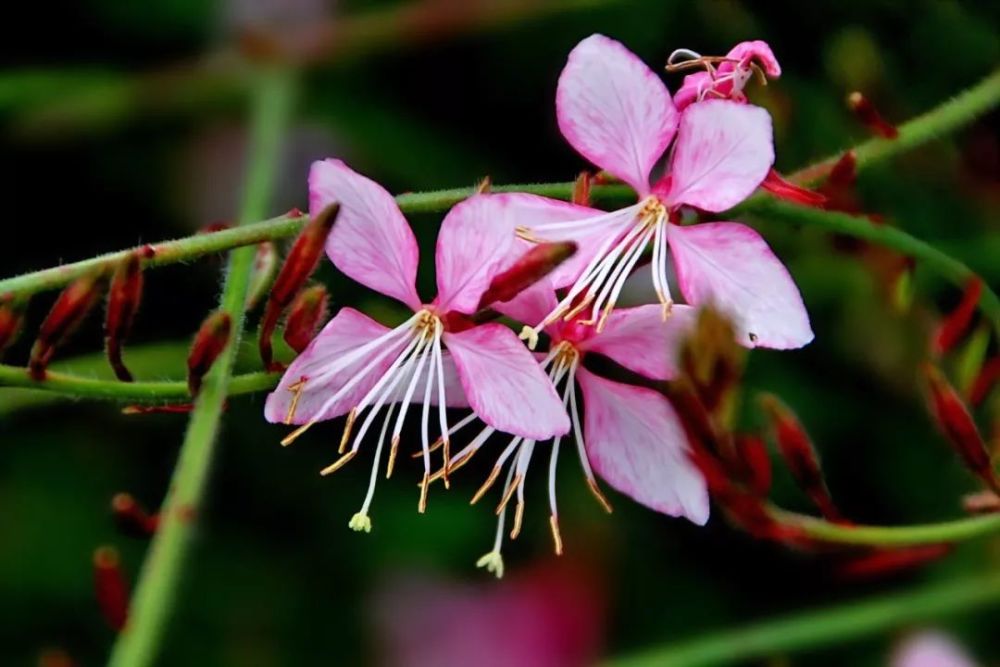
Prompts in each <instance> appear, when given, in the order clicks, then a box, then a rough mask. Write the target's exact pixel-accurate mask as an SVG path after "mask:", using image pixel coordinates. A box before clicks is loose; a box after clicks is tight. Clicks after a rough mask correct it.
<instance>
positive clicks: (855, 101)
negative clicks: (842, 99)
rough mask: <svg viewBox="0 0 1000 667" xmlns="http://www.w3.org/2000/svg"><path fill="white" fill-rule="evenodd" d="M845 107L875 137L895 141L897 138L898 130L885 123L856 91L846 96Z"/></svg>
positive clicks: (876, 111) (873, 107)
mask: <svg viewBox="0 0 1000 667" xmlns="http://www.w3.org/2000/svg"><path fill="white" fill-rule="evenodd" d="M847 106H848V107H849V108H850V110H851V111H853V112H854V115H855V116H857V117H858V120H860V121H861V123H862V124H863V125H864V126H865V127H867V128H868V130H869V131H870V132H871V133H872V134H874V135H875V136H878V137H882V138H883V139H895V138H896V137H898V136H899V130H898V129H896V126H895V125H892V124H891V123H888V122H886V120H885V119H884V118H882V114H880V113H879V112H878V109H876V108H875V105H874V104H872V103H871V102H870V101H869V100H868V98H866V97H865V96H864V95H862V94H861V93H859V92H858V91H854V92H853V93H851V94H850V95H848V96H847Z"/></svg>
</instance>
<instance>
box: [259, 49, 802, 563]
mask: <svg viewBox="0 0 1000 667" xmlns="http://www.w3.org/2000/svg"><path fill="white" fill-rule="evenodd" d="M678 54H679V55H680V56H684V57H687V60H686V61H685V65H684V67H689V68H690V67H693V66H697V67H703V68H704V71H700V72H696V73H694V74H689V75H688V77H687V79H686V80H685V83H684V85H683V87H682V88H681V90H680V91H679V92H678V94H677V96H675V97H674V98H671V95H670V93H669V92H668V90H667V88H666V86H665V85H664V83H663V82H662V81H661V79H660V78H659V77H658V76H657V75H656V74H655V73H654V72H653V71H652V70H650V69H649V68H648V67H647V66H646V65H645V64H644V63H643V62H642V61H641V60H639V58H637V57H636V56H635V55H634V54H632V53H631V52H629V51H628V50H627V49H626V48H625V47H624V46H623V45H622V44H620V43H618V42H616V41H614V40H612V39H609V38H607V37H604V36H602V35H593V36H591V37H589V38H587V39H585V40H583V41H582V42H581V43H580V44H579V45H577V46H576V47H575V48H574V49H573V51H572V52H571V53H570V55H569V59H568V62H567V64H566V67H565V69H564V70H563V72H562V75H561V76H560V79H559V84H558V90H557V94H556V111H557V116H558V121H559V128H560V130H561V131H562V134H563V135H564V137H565V138H566V140H567V141H568V142H569V143H570V145H571V146H573V148H575V149H576V150H577V151H578V152H579V153H580V154H581V155H582V156H583V157H585V158H586V159H587V160H589V161H590V162H591V163H593V165H595V166H596V167H598V168H600V169H601V170H603V171H604V172H607V173H608V174H610V175H612V176H614V177H616V178H618V179H621V180H622V181H624V182H625V183H627V184H628V185H630V186H632V187H633V188H634V189H635V191H636V193H637V194H638V201H637V202H636V203H635V204H632V205H630V206H626V207H625V208H622V209H620V210H617V211H611V212H607V211H601V210H597V209H593V208H590V207H589V206H586V205H583V202H579V203H567V202H563V201H558V200H553V199H548V198H545V197H541V196H537V195H532V194H522V193H503V194H491V193H489V192H488V191H484V192H482V193H480V194H476V195H474V196H472V197H470V198H468V199H466V200H465V201H462V202H461V203H459V204H457V205H456V206H455V207H454V208H452V210H451V211H450V212H449V213H448V214H447V215H446V216H445V218H444V220H443V222H442V224H441V228H440V232H439V235H438V240H437V252H436V258H435V260H436V277H437V288H438V295H437V296H436V297H435V298H434V299H433V300H431V301H423V300H422V299H421V298H420V296H419V295H418V294H417V290H416V288H415V279H416V272H417V267H418V248H417V242H416V239H415V237H414V235H413V232H412V230H411V229H410V227H409V225H408V223H407V221H406V220H405V218H404V217H403V215H402V213H401V212H400V210H399V208H398V206H397V205H396V203H395V200H394V199H393V197H392V196H391V195H390V194H389V193H388V192H387V191H386V190H385V189H383V188H382V187H381V186H379V185H378V184H377V183H375V182H373V181H372V180H370V179H368V178H366V177H364V176H362V175H360V174H358V173H357V172H355V171H353V170H351V169H350V168H349V167H348V166H347V165H346V164H344V163H343V162H341V161H340V160H335V159H328V160H325V161H321V162H317V163H315V164H314V165H313V167H312V171H311V173H310V176H309V191H310V209H311V212H312V213H313V214H317V213H319V212H321V211H323V210H325V209H327V208H328V207H329V206H330V205H331V204H334V203H336V204H338V205H339V207H340V212H339V216H338V219H337V221H336V224H335V225H334V227H333V229H332V232H331V233H330V235H329V237H328V239H327V245H326V250H327V254H328V255H329V257H330V259H331V260H332V261H333V263H334V265H335V266H336V267H337V268H338V269H339V270H340V271H342V272H343V273H344V274H346V275H347V276H349V277H350V278H352V279H353V280H355V281H357V282H359V283H361V284H363V285H365V286H367V287H369V288H371V289H373V290H376V291H378V292H381V293H382V294H384V295H386V296H389V297H392V298H394V299H396V300H398V301H400V302H401V303H403V304H405V305H406V306H407V307H408V308H409V309H410V310H411V311H412V316H410V317H409V318H408V319H406V321H405V322H403V324H401V325H399V326H397V327H395V328H388V327H385V326H383V325H381V324H379V323H378V322H376V321H374V320H372V319H371V318H369V317H367V316H366V315H363V314H362V313H360V312H358V311H356V310H353V309H350V308H344V309H343V310H341V311H340V312H339V313H338V314H337V315H336V317H334V318H333V320H331V321H330V322H329V324H327V325H326V326H325V327H324V328H323V330H322V331H321V332H320V333H319V334H318V335H317V336H316V337H315V339H314V340H313V341H312V342H311V343H310V344H309V346H308V347H307V348H306V349H305V350H304V351H303V352H302V354H301V355H300V356H299V357H298V358H297V359H296V360H295V361H294V362H293V363H292V364H291V366H290V367H289V368H288V370H287V371H286V373H285V375H284V376H283V378H282V380H281V382H280V384H279V386H278V387H277V389H275V391H274V392H273V393H272V394H271V395H270V396H269V397H268V400H267V406H266V417H267V419H268V420H269V421H271V422H283V423H286V424H296V425H300V428H299V429H298V430H297V431H295V432H294V433H292V434H291V435H290V436H289V437H288V438H286V439H285V441H284V442H285V443H286V444H287V443H288V442H290V441H291V440H293V439H294V438H295V437H296V436H297V435H298V434H299V433H301V432H302V431H304V430H305V429H306V428H308V427H309V426H310V425H312V424H314V423H316V422H318V421H322V420H327V419H333V418H335V417H339V416H343V415H346V416H347V423H346V427H345V430H344V435H343V438H342V440H341V442H340V458H339V459H338V460H337V461H336V462H334V463H333V464H332V465H330V466H329V467H328V468H326V469H325V470H324V471H323V473H324V474H326V473H330V472H333V471H335V470H337V469H339V468H340V467H341V466H343V465H344V464H345V463H347V462H348V461H350V460H351V459H352V458H354V457H355V456H356V455H357V453H358V452H359V449H360V447H361V444H362V442H363V441H364V440H365V437H366V435H367V434H368V433H369V431H370V430H372V427H373V426H375V425H376V421H377V420H379V419H380V420H381V423H380V426H379V427H378V430H379V435H378V438H377V441H376V444H375V453H374V462H373V464H372V470H371V481H370V484H369V488H368V493H367V496H366V497H365V499H364V502H363V504H362V507H361V509H360V511H359V512H358V513H357V514H355V515H354V516H353V517H352V519H351V521H350V526H351V528H353V529H354V530H358V531H361V530H363V531H366V532H367V531H369V530H370V529H371V519H370V516H369V510H370V507H371V503H372V498H373V494H374V489H375V482H376V479H377V478H378V476H379V472H380V469H381V461H382V455H383V452H384V450H385V448H386V445H387V444H388V464H387V476H389V475H391V474H392V470H393V467H394V463H395V460H396V457H397V453H398V450H399V445H400V438H401V433H402V428H403V424H404V421H405V419H406V416H407V414H408V412H409V408H410V406H411V405H412V404H418V405H419V406H420V420H421V427H420V432H421V436H422V440H421V456H422V458H423V466H424V474H423V479H422V482H421V492H420V501H419V510H420V511H421V512H422V511H424V509H425V507H426V503H427V494H428V488H429V486H430V484H431V483H432V482H434V481H435V480H437V479H442V480H443V481H444V483H445V484H447V483H448V476H449V474H450V473H451V472H454V471H455V470H457V469H458V468H459V467H460V466H461V465H463V464H464V463H465V462H466V461H468V460H469V458H470V457H471V456H472V455H473V454H475V453H476V452H477V451H478V450H479V449H480V448H481V447H483V445H484V444H485V443H486V442H487V440H488V439H489V438H490V436H491V435H493V434H494V433H496V432H502V433H505V434H508V435H509V436H510V440H509V441H508V443H507V445H506V446H505V447H504V448H503V449H502V450H501V452H500V454H499V457H498V459H497V462H496V465H495V466H494V468H493V471H492V473H491V474H490V475H489V478H488V479H487V481H486V483H485V484H484V485H483V487H482V488H481V489H480V491H479V492H478V493H477V494H476V496H475V498H474V500H478V499H479V498H480V497H482V496H483V495H484V494H485V492H486V491H487V490H488V489H489V488H490V487H491V486H492V485H493V484H494V483H495V481H496V480H497V479H498V478H500V477H501V476H504V471H505V470H506V473H505V477H506V481H505V483H504V487H503V490H502V492H501V498H500V502H499V504H498V506H497V508H496V511H497V514H498V515H499V517H500V522H499V526H498V530H497V538H496V543H495V545H494V547H493V549H492V550H491V551H490V552H489V553H488V554H487V555H486V556H484V557H483V559H481V560H480V565H483V566H486V567H487V568H489V569H490V570H491V571H493V572H495V573H496V574H497V575H498V576H499V575H500V574H501V573H502V571H503V561H502V559H501V557H500V548H501V543H502V539H503V535H504V533H505V532H506V531H505V517H506V510H507V507H508V505H509V504H510V501H511V500H512V499H514V498H515V497H516V509H515V516H514V521H513V528H512V530H511V537H512V538H513V537H516V536H517V534H518V532H519V531H520V527H521V521H522V516H523V510H524V485H525V479H526V475H527V472H528V469H529V465H530V463H531V459H532V456H533V455H534V452H535V450H536V448H539V446H540V445H543V444H546V443H549V444H547V448H548V454H549V461H550V464H549V474H548V478H549V501H550V523H551V528H552V534H553V539H554V541H555V548H556V551H557V552H560V551H561V549H562V540H561V536H560V534H559V529H558V511H557V504H556V493H555V471H556V461H557V457H558V454H559V450H560V446H561V444H562V442H563V440H564V439H566V440H572V441H573V442H574V444H575V449H576V452H577V455H578V457H579V460H580V464H581V466H582V468H583V473H584V475H585V477H586V480H587V483H588V484H589V486H590V488H591V489H592V490H593V491H594V493H595V494H596V495H597V497H598V499H599V500H600V502H601V503H602V505H604V506H605V507H606V508H607V509H609V510H610V505H609V504H608V501H607V500H606V499H605V497H604V495H603V494H602V493H601V491H600V490H599V487H598V482H597V478H598V477H599V478H601V479H603V480H604V481H605V482H607V483H608V484H610V485H611V486H612V487H614V488H615V489H617V490H618V491H620V492H622V493H623V494H625V495H627V496H629V497H631V498H633V499H634V500H636V501H637V502H639V503H642V504H644V505H646V506H648V507H650V508H652V509H654V510H657V511H660V512H663V513H665V514H668V515H671V516H683V517H686V518H687V519H689V520H690V521H692V522H694V523H697V524H704V523H705V522H706V521H707V519H708V515H709V504H708V492H707V490H706V483H705V480H704V479H703V477H702V474H701V473H700V472H699V470H698V468H697V467H696V466H695V465H694V464H693V463H692V461H691V459H690V456H689V452H688V446H687V443H686V440H685V435H684V430H683V427H682V425H681V422H680V420H679V418H678V415H677V413H676V412H675V410H674V408H673V407H672V405H671V403H670V402H669V401H668V400H667V399H666V398H665V397H664V396H663V395H662V394H661V393H659V392H658V391H655V390H653V389H650V388H647V387H643V386H635V385H632V384H625V383H622V382H620V381H618V380H612V379H608V378H606V377H602V376H601V375H598V374H597V373H595V372H594V371H592V370H590V369H588V368H587V367H586V365H585V364H584V361H585V359H586V358H587V357H588V356H589V355H591V354H599V355H603V356H605V357H608V358H610V359H611V360H612V361H614V362H616V363H617V364H619V365H620V366H622V367H624V368H625V369H627V370H628V371H630V372H631V373H633V374H637V375H639V376H642V377H644V378H647V379H649V380H653V381H664V380H670V379H671V378H672V377H674V375H675V373H676V359H675V353H676V350H677V347H678V342H679V341H680V340H681V339H683V338H684V336H685V335H686V333H687V331H688V329H689V328H690V326H691V323H692V322H693V320H694V313H695V309H696V308H699V307H702V306H708V305H710V306H712V307H713V308H715V309H717V310H718V311H720V312H722V313H723V314H725V315H726V316H727V317H729V318H731V320H732V321H733V323H734V330H735V332H736V337H737V340H738V342H739V343H741V344H742V345H744V346H746V347H755V346H763V347H770V348H776V349H790V348H797V347H801V346H803V345H805V344H807V343H808V342H809V341H810V340H811V339H812V337H813V334H812V330H811V328H810V325H809V319H808V316H807V314H806V311H805V307H804V306H803V303H802V298H801V296H800V294H799V291H798V289H797V288H796V286H795V284H794V282H793V281H792V279H791V277H790V276H789V274H788V272H787V271H786V269H785V268H784V266H783V265H782V264H781V262H780V261H779V260H778V259H777V258H776V257H775V255H774V254H773V253H772V252H771V250H770V248H769V247H768V246H767V244H766V242H765V241H764V240H763V239H762V238H761V237H760V235H759V234H757V232H755V231H754V230H752V229H750V228H749V227H746V226H744V225H741V224H738V223H735V222H725V221H717V222H706V223H702V224H688V223H690V222H692V221H693V220H694V219H695V218H696V216H697V214H698V213H700V212H704V213H708V214H714V213H719V212H722V211H725V210H727V209H729V208H731V207H733V206H735V205H736V204H738V203H739V202H741V201H742V200H743V199H745V198H746V197H748V196H749V195H750V194H751V193H753V192H754V191H755V190H756V189H757V188H758V186H760V185H761V183H762V182H763V181H764V180H765V178H766V177H767V175H768V173H769V172H770V171H771V167H772V164H773V162H774V149H773V140H772V130H771V119H770V116H769V115H768V113H767V112H766V111H765V110H764V109H762V108H760V107H757V106H753V105H751V104H748V103H747V99H746V96H745V93H744V88H745V86H746V84H747V83H748V81H749V80H750V78H751V74H752V73H753V72H754V71H761V69H762V70H763V72H765V73H766V74H767V75H769V76H772V77H776V76H778V75H779V74H780V67H779V66H778V64H777V61H776V60H775V59H774V56H773V54H771V51H770V49H769V48H768V47H767V45H766V44H764V43H762V42H748V43H745V44H741V45H739V46H737V47H736V48H734V49H733V50H732V51H731V52H730V53H729V54H728V55H727V56H725V57H722V58H704V57H701V56H698V55H697V54H694V53H692V52H688V51H681V52H676V53H675V54H674V56H672V57H671V65H670V66H668V69H669V68H670V67H675V68H676V67H678V64H677V62H675V60H676V56H678ZM661 163H665V164H663V165H662V166H661ZM654 172H655V175H654ZM547 242H552V243H557V242H572V243H573V244H575V247H576V249H577V250H576V252H575V254H573V255H572V256H571V257H570V258H569V259H568V260H566V261H564V262H562V263H561V264H559V265H558V266H557V267H555V268H554V269H553V270H551V271H550V272H549V273H548V274H547V275H545V276H544V277H542V278H541V279H539V280H537V281H536V282H534V283H533V284H531V285H529V286H526V287H524V288H523V289H521V290H520V291H519V292H517V293H516V294H514V295H511V294H509V293H507V294H504V295H503V297H504V300H502V301H501V300H495V299H494V297H496V295H497V294H500V293H501V292H503V290H497V289H496V285H495V281H496V280H497V278H498V276H506V275H509V274H510V273H511V270H512V267H515V266H516V265H517V262H518V261H519V259H520V258H522V257H524V256H525V254H526V253H528V252H530V251H531V250H532V248H533V247H537V244H540V243H547ZM644 260H646V261H648V262H649V264H650V270H651V275H652V286H653V290H654V292H655V294H656V297H657V300H658V302H659V303H654V304H650V305H644V306H638V307H632V308H616V305H617V303H618V300H619V296H620V295H621V293H622V290H623V289H624V286H625V284H626V281H627V280H628V278H629V277H630V276H631V275H632V274H633V273H634V272H635V269H636V267H638V266H639V265H640V263H642V262H643V261H644ZM671 268H672V270H671ZM515 273H516V272H515ZM671 274H673V277H675V278H676V285H677V287H678V288H679V292H680V293H681V295H683V300H684V302H685V303H678V304H675V303H674V299H673V296H672V290H671V287H670V283H671V279H672V276H671ZM491 287H492V289H491ZM499 314H502V315H504V316H507V317H508V318H511V319H513V320H516V321H517V322H519V323H521V325H523V328H522V330H521V335H520V338H521V339H523V340H524V341H526V342H527V345H525V344H524V342H522V340H519V337H518V336H517V335H516V334H515V333H514V332H513V331H512V330H511V329H510V328H509V327H507V326H505V325H503V324H501V323H498V322H495V321H491V318H490V317H489V316H490V315H493V316H496V315H499ZM494 319H495V318H494ZM542 336H544V339H547V343H548V351H547V352H542V351H540V350H537V348H538V346H539V345H540V344H541V342H542V338H541V337H542ZM578 389H579V398H578V392H577V390H578ZM435 408H436V409H435ZM448 408H468V409H471V414H469V415H468V416H467V417H465V418H464V419H462V420H461V421H458V422H456V423H449V416H448V410H447V409H448ZM432 418H433V421H434V422H436V423H434V424H433V426H432ZM477 422H482V423H483V424H485V428H483V429H482V430H481V432H480V433H479V434H478V435H477V436H476V437H474V438H473V439H472V440H471V441H470V442H469V444H467V445H466V446H465V447H464V448H462V449H461V450H459V451H457V453H455V454H454V456H453V455H452V447H451V438H452V437H453V436H454V435H455V434H456V433H457V432H458V431H459V430H460V429H462V428H464V427H465V426H467V425H469V424H472V423H477ZM433 434H436V435H433ZM438 449H440V451H441V453H442V462H441V465H440V467H438V468H437V469H436V470H435V469H434V468H435V466H434V465H433V464H432V454H433V453H435V452H436V451H437V450H438Z"/></svg>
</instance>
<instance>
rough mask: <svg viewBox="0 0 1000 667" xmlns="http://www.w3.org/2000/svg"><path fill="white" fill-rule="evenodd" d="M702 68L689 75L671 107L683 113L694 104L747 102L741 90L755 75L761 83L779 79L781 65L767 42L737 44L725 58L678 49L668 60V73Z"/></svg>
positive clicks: (757, 41)
mask: <svg viewBox="0 0 1000 667" xmlns="http://www.w3.org/2000/svg"><path fill="white" fill-rule="evenodd" d="M692 67H704V68H705V71H703V72H695V73H694V74H688V75H687V76H685V77H684V83H683V84H681V87H680V89H679V90H678V91H677V93H676V94H674V106H675V107H676V108H677V110H678V111H683V110H684V109H686V108H687V107H688V106H690V105H691V104H692V103H694V102H701V101H702V100H706V99H727V100H735V101H737V102H746V101H747V97H746V94H745V93H744V92H743V89H744V88H745V87H746V85H747V83H749V81H750V79H752V78H753V75H754V73H756V74H757V75H758V77H759V78H760V80H761V82H762V83H765V84H766V83H767V79H768V78H770V79H777V78H778V77H780V76H781V65H779V64H778V59H777V58H775V57H774V53H773V52H772V51H771V47H770V46H768V44H767V42H764V41H761V40H754V41H751V42H740V43H739V44H737V45H736V46H734V47H733V48H732V49H730V51H729V53H727V54H726V55H725V56H718V57H716V56H702V55H701V54H698V53H695V52H694V51H691V50H690V49H677V50H676V51H674V52H673V53H672V54H670V58H668V59H667V71H680V70H682V69H690V68H692Z"/></svg>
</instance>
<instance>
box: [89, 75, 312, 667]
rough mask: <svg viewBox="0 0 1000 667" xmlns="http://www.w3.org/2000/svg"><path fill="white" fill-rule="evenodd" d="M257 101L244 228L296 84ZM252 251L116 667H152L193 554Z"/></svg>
mask: <svg viewBox="0 0 1000 667" xmlns="http://www.w3.org/2000/svg"><path fill="white" fill-rule="evenodd" d="M260 76H261V80H260V82H259V83H258V85H257V89H256V95H255V100H254V114H253V120H252V127H251V132H252V136H251V150H250V156H251V157H250V161H249V169H248V173H247V177H246V181H245V185H244V188H245V190H244V194H243V203H242V207H241V212H240V222H241V223H248V222H250V221H252V220H255V219H259V218H260V217H261V216H262V215H263V214H264V212H265V211H266V209H267V202H268V201H269V199H270V197H271V191H272V186H273V181H274V170H275V169H276V166H277V164H278V153H279V148H280V143H281V135H282V130H283V129H284V126H285V122H286V119H287V116H288V113H289V111H290V105H291V97H292V87H293V81H292V78H291V75H290V74H289V73H288V72H286V71H283V70H274V71H266V72H261V73H260ZM253 259H254V251H253V249H252V248H241V249H239V250H235V251H234V252H233V253H232V254H231V255H230V258H229V265H228V268H227V270H226V278H225V284H224V286H223V290H222V299H221V304H220V307H221V309H222V310H224V311H225V312H227V313H229V315H230V317H231V318H232V330H233V332H234V336H233V340H232V341H231V342H230V343H229V345H228V346H227V347H226V349H225V350H224V351H223V353H222V354H221V355H220V356H219V358H218V359H217V360H216V362H215V364H214V366H213V367H212V370H211V371H210V372H209V374H208V376H207V377H206V378H205V381H204V384H203V386H202V390H201V393H200V394H199V395H198V398H197V400H196V402H195V407H194V411H193V412H192V414H191V420H190V422H189V424H188V430H187V433H186V435H185V437H184V442H183V444H182V445H181V451H180V455H179V458H178V461H177V466H176V467H175V469H174V474H173V477H172V479H171V482H170V487H169V488H170V490H169V492H168V493H167V497H166V499H165V500H164V503H163V508H162V510H161V513H160V517H161V518H160V525H159V528H158V530H157V532H156V536H155V537H154V538H153V542H152V544H151V545H150V549H149V553H148V554H147V556H146V561H145V563H144V564H143V567H142V571H141V572H140V574H139V582H138V585H137V586H136V590H135V595H134V596H133V598H132V602H131V606H130V609H129V621H128V624H127V625H126V627H125V628H124V629H123V630H122V632H121V634H120V635H119V636H118V640H117V641H116V642H115V645H114V648H113V650H112V653H111V659H110V662H109V665H111V667H147V666H148V665H151V664H152V663H153V662H154V661H155V660H156V657H157V655H158V654H159V651H160V645H161V643H162V641H163V635H164V632H165V630H166V627H167V621H168V620H169V616H170V610H171V609H172V607H173V602H174V600H175V597H176V593H177V589H178V582H179V580H180V575H181V570H182V567H183V565H184V562H185V560H186V558H187V555H188V552H189V551H190V548H191V544H192V538H193V534H194V521H195V519H196V517H197V516H198V514H199V513H200V512H201V510H202V498H203V495H204V489H205V486H206V481H207V478H208V471H209V467H210V465H211V461H212V453H213V449H214V445H215V441H216V436H217V434H218V430H219V418H220V415H221V414H222V410H223V406H224V404H225V400H226V395H227V391H228V388H229V381H230V376H231V374H232V367H233V362H234V359H235V354H236V349H237V347H238V344H239V335H240V333H241V332H242V331H243V321H244V315H245V310H246V295H247V287H248V284H249V280H250V273H251V268H252V266H253Z"/></svg>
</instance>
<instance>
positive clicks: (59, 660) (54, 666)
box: [38, 648, 76, 667]
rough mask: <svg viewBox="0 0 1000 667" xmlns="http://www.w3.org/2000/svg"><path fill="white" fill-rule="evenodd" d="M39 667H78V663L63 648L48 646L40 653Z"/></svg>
mask: <svg viewBox="0 0 1000 667" xmlns="http://www.w3.org/2000/svg"><path fill="white" fill-rule="evenodd" d="M38 667H76V663H75V662H73V658H71V657H70V655H69V653H67V652H66V651H64V650H63V649H61V648H46V649H43V650H42V652H41V653H39V654H38Z"/></svg>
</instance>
